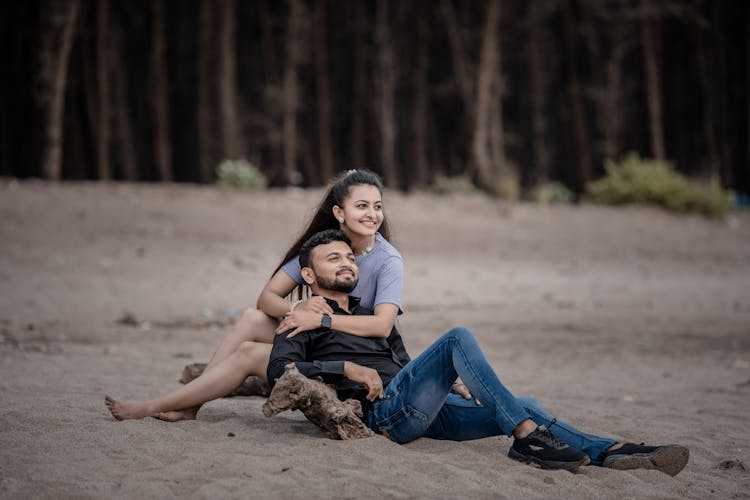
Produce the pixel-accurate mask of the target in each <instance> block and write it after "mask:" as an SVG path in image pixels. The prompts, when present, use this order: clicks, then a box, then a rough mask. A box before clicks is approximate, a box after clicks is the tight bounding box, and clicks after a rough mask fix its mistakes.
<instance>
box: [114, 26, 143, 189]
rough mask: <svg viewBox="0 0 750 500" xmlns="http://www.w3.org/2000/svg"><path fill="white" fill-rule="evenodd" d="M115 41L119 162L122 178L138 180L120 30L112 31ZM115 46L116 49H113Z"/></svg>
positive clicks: (115, 105) (115, 95) (115, 90)
mask: <svg viewBox="0 0 750 500" xmlns="http://www.w3.org/2000/svg"><path fill="white" fill-rule="evenodd" d="M113 32H114V33H115V38H114V40H115V41H116V43H113V45H112V48H113V50H112V55H113V60H114V61H115V63H114V64H113V65H112V90H113V91H114V96H113V98H114V112H115V125H116V128H117V143H118V154H117V158H119V161H120V164H121V174H122V178H123V179H125V180H128V181H135V180H138V168H137V167H136V161H135V143H134V142H133V127H132V124H131V121H130V111H129V108H128V98H127V92H126V90H125V89H126V81H125V74H124V71H123V68H124V67H125V64H124V57H123V55H122V50H123V43H122V31H121V30H117V31H113ZM114 47H117V50H116V51H115V50H114Z"/></svg>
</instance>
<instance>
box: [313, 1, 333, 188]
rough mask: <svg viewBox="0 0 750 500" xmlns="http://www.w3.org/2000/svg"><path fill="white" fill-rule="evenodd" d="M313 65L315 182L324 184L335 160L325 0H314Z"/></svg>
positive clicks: (330, 174) (330, 173) (330, 176)
mask: <svg viewBox="0 0 750 500" xmlns="http://www.w3.org/2000/svg"><path fill="white" fill-rule="evenodd" d="M314 25H315V66H316V87H317V89H316V90H317V95H318V141H319V148H320V176H321V178H320V179H319V182H316V184H325V183H327V182H328V181H329V180H330V179H331V178H332V177H333V172H334V169H335V165H336V162H335V160H334V158H333V141H332V139H331V83H330V81H329V78H328V39H327V36H326V35H327V34H328V28H327V22H326V0H315V23H314ZM311 180H312V179H311Z"/></svg>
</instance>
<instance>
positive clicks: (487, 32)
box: [471, 0, 500, 194]
mask: <svg viewBox="0 0 750 500" xmlns="http://www.w3.org/2000/svg"><path fill="white" fill-rule="evenodd" d="M499 22H500V2H499V0H488V5H487V15H486V18H485V25H484V36H483V40H482V51H481V54H480V58H479V69H478V71H477V85H476V105H475V107H474V109H476V113H475V115H476V117H475V122H474V134H473V138H472V143H471V152H472V158H473V162H474V169H475V171H476V174H477V180H478V184H479V186H480V187H481V188H482V189H484V190H486V191H488V192H490V193H492V194H497V193H498V181H497V178H496V171H495V164H494V161H493V160H494V159H493V157H492V150H491V146H490V144H489V134H490V126H491V113H492V110H493V106H492V105H491V104H492V103H491V101H492V87H493V80H494V76H495V68H496V58H497V55H498V54H497V51H498V50H499V44H498V43H497V30H498V25H499Z"/></svg>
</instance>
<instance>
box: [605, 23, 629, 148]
mask: <svg viewBox="0 0 750 500" xmlns="http://www.w3.org/2000/svg"><path fill="white" fill-rule="evenodd" d="M615 22H616V23H617V25H616V26H615V27H614V28H613V34H612V37H613V40H612V49H611V51H610V53H609V57H608V59H607V61H606V63H605V70H604V74H605V78H606V81H605V84H604V92H603V96H602V98H603V106H602V107H600V108H599V113H598V115H599V121H600V124H601V129H602V135H603V147H602V151H603V153H604V158H605V159H606V160H613V161H614V160H615V159H617V157H618V156H619V155H620V154H621V146H620V136H621V133H622V113H623V111H622V108H621V100H622V97H621V92H622V91H621V87H622V64H623V60H624V59H625V55H626V53H627V51H628V45H629V44H628V41H627V34H626V33H625V28H624V27H623V26H622V24H621V22H620V21H617V20H616V21H615Z"/></svg>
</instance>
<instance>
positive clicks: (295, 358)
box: [266, 330, 383, 401]
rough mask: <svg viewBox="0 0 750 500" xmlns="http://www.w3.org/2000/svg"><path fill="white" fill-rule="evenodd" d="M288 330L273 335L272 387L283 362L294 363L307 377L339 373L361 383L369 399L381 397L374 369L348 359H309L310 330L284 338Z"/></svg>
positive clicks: (268, 374) (267, 374)
mask: <svg viewBox="0 0 750 500" xmlns="http://www.w3.org/2000/svg"><path fill="white" fill-rule="evenodd" d="M290 332H291V330H289V331H288V332H284V333H282V334H281V335H276V337H275V338H274V339H273V348H272V349H271V359H270V361H269V362H268V370H267V371H266V376H267V377H268V385H270V386H271V388H273V386H274V385H275V384H276V379H278V378H279V377H281V376H282V375H283V374H284V368H285V367H286V365H288V364H289V363H294V364H295V365H296V366H297V370H299V372H300V373H301V374H303V375H305V376H306V377H310V378H312V377H318V376H321V377H322V376H324V375H340V376H343V377H346V378H348V379H349V380H352V381H354V382H359V383H360V384H362V385H364V386H365V389H367V399H369V400H370V401H374V400H375V399H376V398H380V397H383V381H382V379H381V378H380V375H379V374H378V372H377V371H375V370H373V369H372V368H368V367H366V366H361V365H358V364H356V363H352V362H351V361H343V360H342V361H310V360H309V358H308V356H309V352H310V343H311V341H312V340H311V335H310V333H309V332H305V333H301V334H299V335H297V336H296V337H294V338H291V339H289V338H287V337H288V335H289V333H290Z"/></svg>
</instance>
